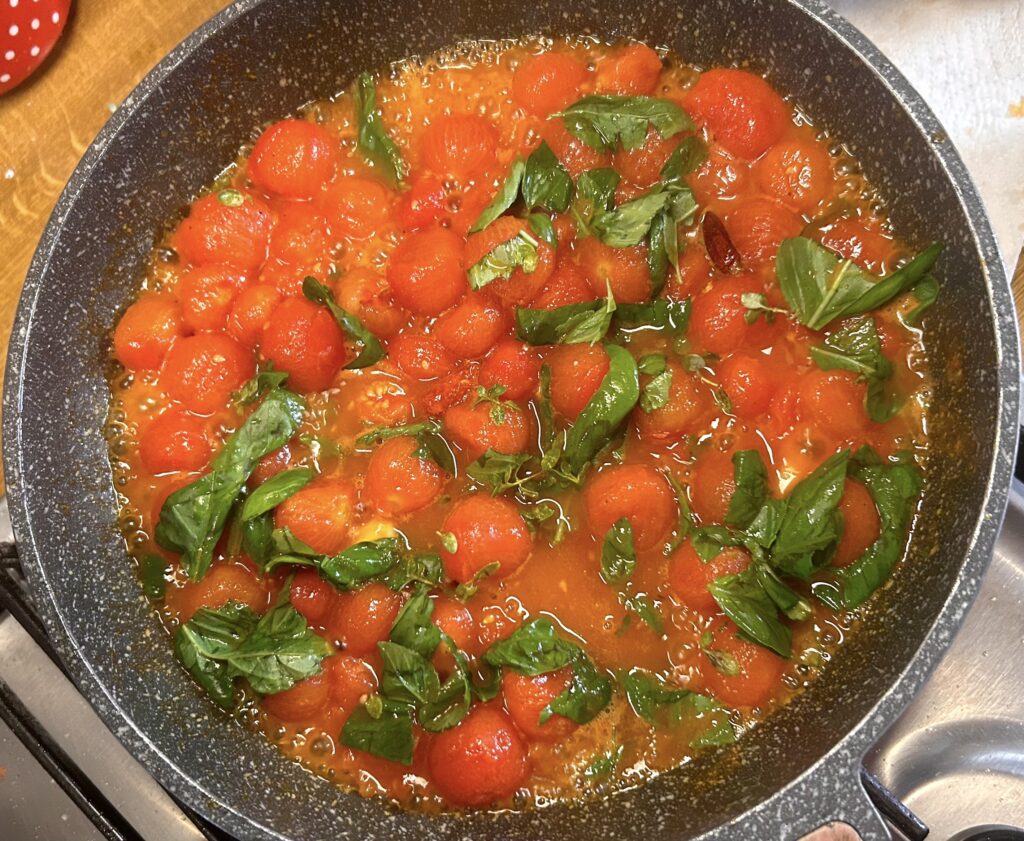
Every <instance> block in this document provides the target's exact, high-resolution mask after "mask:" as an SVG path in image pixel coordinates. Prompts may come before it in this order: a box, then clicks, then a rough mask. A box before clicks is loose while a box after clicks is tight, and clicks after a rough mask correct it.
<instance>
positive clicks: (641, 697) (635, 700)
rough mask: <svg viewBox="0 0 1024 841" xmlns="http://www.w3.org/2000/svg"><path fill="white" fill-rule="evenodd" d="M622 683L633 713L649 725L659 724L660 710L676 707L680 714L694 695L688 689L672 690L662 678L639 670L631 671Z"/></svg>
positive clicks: (626, 674) (623, 678)
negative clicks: (658, 713)
mask: <svg viewBox="0 0 1024 841" xmlns="http://www.w3.org/2000/svg"><path fill="white" fill-rule="evenodd" d="M621 681H622V685H623V687H624V688H625V690H626V700H627V701H629V705H630V707H632V708H633V712H634V713H636V714H637V715H638V716H640V718H642V719H644V720H645V721H646V722H648V723H649V724H657V717H656V713H657V711H658V710H659V709H660V708H663V707H675V708H676V713H677V714H679V713H680V712H681V706H682V704H683V703H685V702H686V701H687V700H688V699H689V697H690V695H692V694H693V693H692V692H690V691H689V690H688V689H672V688H670V687H669V686H668V685H667V684H666V683H665V681H663V680H662V679H661V678H658V677H655V676H654V675H653V674H651V673H650V672H647V671H644V670H643V669H639V668H634V669H630V670H629V671H628V672H626V673H625V674H624V675H622V677H621Z"/></svg>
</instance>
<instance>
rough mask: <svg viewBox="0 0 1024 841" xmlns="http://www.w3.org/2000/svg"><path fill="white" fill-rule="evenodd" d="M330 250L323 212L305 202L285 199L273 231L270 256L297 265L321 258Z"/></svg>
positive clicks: (303, 264)
mask: <svg viewBox="0 0 1024 841" xmlns="http://www.w3.org/2000/svg"><path fill="white" fill-rule="evenodd" d="M326 253H327V232H326V223H325V221H324V217H323V215H322V214H321V213H320V211H319V210H318V209H317V208H316V207H315V206H314V205H312V204H308V203H306V202H282V203H281V205H280V207H279V209H278V214H277V225H276V226H275V227H274V230H273V232H272V233H271V234H270V256H271V257H273V258H275V259H277V260H281V261H282V262H284V263H290V264H292V265H296V266H307V265H310V264H312V263H316V262H317V261H318V260H322V259H323V258H324V256H325V255H326Z"/></svg>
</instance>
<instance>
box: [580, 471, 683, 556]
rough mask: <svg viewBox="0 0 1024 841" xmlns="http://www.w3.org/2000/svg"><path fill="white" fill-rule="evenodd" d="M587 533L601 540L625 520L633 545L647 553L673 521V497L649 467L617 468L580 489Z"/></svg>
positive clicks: (662, 479) (659, 475)
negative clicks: (628, 526) (631, 530)
mask: <svg viewBox="0 0 1024 841" xmlns="http://www.w3.org/2000/svg"><path fill="white" fill-rule="evenodd" d="M583 504H584V506H585V507H586V512H587V522H588V523H589V525H590V533H591V534H592V535H594V537H595V538H597V539H598V540H603V539H604V536H605V535H606V534H607V533H608V530H609V529H610V528H611V527H612V526H613V525H615V523H616V522H617V521H618V520H620V519H622V518H623V517H625V518H626V519H628V520H629V524H630V526H632V529H633V545H634V546H635V547H636V548H637V549H638V550H644V549H651V548H652V547H654V546H656V545H657V544H659V543H660V542H661V541H662V540H664V539H665V538H666V537H667V536H668V533H669V532H670V531H671V530H672V527H673V526H674V525H675V523H676V519H677V512H678V509H677V505H676V498H675V494H674V493H673V492H672V488H671V486H670V485H669V483H668V482H667V481H666V480H665V477H664V476H662V475H661V474H660V473H658V471H657V470H655V469H654V468H653V467H650V466H648V465H646V464H619V465H614V466H612V467H606V468H604V469H603V470H602V471H601V472H600V473H598V474H597V475H596V476H593V477H591V479H590V480H589V481H588V482H587V484H586V486H585V487H584V489H583Z"/></svg>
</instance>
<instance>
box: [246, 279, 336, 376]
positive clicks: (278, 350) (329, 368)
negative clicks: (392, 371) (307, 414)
mask: <svg viewBox="0 0 1024 841" xmlns="http://www.w3.org/2000/svg"><path fill="white" fill-rule="evenodd" d="M260 350H261V351H262V353H263V355H264V356H265V357H266V358H267V359H269V360H270V361H271V362H273V363H274V367H275V368H276V369H277V370H278V371H286V372H287V373H288V385H289V386H290V387H291V388H293V389H295V390H296V391H300V392H303V391H323V390H324V389H325V388H328V387H330V385H331V383H332V382H333V381H334V375H335V374H336V373H337V372H338V369H339V368H340V367H341V366H342V364H343V363H344V361H345V357H346V350H345V338H344V336H343V335H342V332H341V328H340V327H339V326H338V323H337V322H336V321H335V320H334V316H332V315H331V314H330V313H329V312H328V311H327V310H326V309H325V308H324V307H321V306H319V305H318V304H314V303H313V302H312V301H308V300H306V299H305V298H287V299H286V300H284V301H283V302H282V303H281V304H280V306H278V308H277V310H276V312H274V314H273V316H272V318H271V319H270V321H269V322H268V323H267V326H266V327H265V328H264V330H263V340H262V342H261V344H260Z"/></svg>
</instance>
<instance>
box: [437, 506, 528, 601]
mask: <svg viewBox="0 0 1024 841" xmlns="http://www.w3.org/2000/svg"><path fill="white" fill-rule="evenodd" d="M441 531H442V532H446V533H447V534H449V535H452V536H454V539H455V543H456V548H455V551H454V552H449V551H448V549H445V548H442V550H441V560H442V561H443V562H444V571H445V575H447V576H448V577H449V578H451V579H453V580H454V581H458V582H463V581H469V580H470V579H471V578H472V577H473V576H474V575H476V574H477V573H478V572H479V571H480V570H481V569H483V568H484V567H485V566H488V565H489V564H492V563H497V564H498V569H497V570H496V571H495V572H494V573H493V575H494V576H496V577H497V576H504V575H508V574H509V573H510V572H513V571H514V570H516V569H518V568H519V567H520V566H521V565H522V563H523V562H524V561H525V560H526V559H527V558H528V557H529V556H530V551H531V550H532V549H533V539H532V538H531V537H530V531H529V529H527V528H526V521H525V520H523V518H522V515H521V514H520V513H519V509H518V508H516V506H515V504H514V503H512V502H509V501H508V500H507V499H504V498H503V497H499V496H489V495H487V494H482V493H476V494H472V495H470V496H465V497H463V498H462V499H461V500H459V501H458V502H457V503H455V505H454V506H453V507H452V510H451V511H450V512H449V513H448V516H447V517H446V518H445V520H444V525H443V526H442V527H441Z"/></svg>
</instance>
